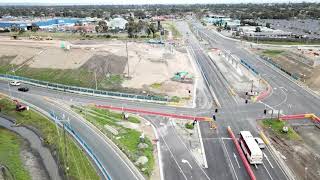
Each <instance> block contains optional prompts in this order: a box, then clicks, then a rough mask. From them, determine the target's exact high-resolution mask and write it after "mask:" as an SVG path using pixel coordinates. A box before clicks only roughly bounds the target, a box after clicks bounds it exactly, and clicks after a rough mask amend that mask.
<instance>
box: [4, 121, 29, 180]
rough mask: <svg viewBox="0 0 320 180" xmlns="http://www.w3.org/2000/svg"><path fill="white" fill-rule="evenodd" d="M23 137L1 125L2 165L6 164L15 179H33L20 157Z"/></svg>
mask: <svg viewBox="0 0 320 180" xmlns="http://www.w3.org/2000/svg"><path fill="white" fill-rule="evenodd" d="M22 143H23V140H22V138H21V137H20V136H19V135H17V134H15V133H13V132H11V131H9V130H6V129H5V128H2V127H0V165H2V166H6V167H7V168H8V169H9V171H10V173H11V174H12V176H13V178H14V179H23V180H29V179H31V177H30V175H29V173H28V171H27V170H26V169H25V168H24V165H23V163H22V160H21V158H20V151H21V146H22Z"/></svg>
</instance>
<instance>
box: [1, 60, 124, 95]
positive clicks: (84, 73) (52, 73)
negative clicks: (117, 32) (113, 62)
mask: <svg viewBox="0 0 320 180" xmlns="http://www.w3.org/2000/svg"><path fill="white" fill-rule="evenodd" d="M14 58H15V56H0V73H1V74H6V73H9V74H11V75H17V76H23V77H27V78H32V79H37V80H42V81H48V82H51V83H59V84H65V85H71V86H79V87H86V88H95V75H94V72H89V71H88V70H87V69H85V68H84V67H80V68H78V69H50V68H30V67H28V66H23V67H22V68H20V69H19V70H17V71H16V72H15V73H13V72H12V71H11V70H12V68H16V67H17V65H12V64H10V62H11V61H12V60H13V59H14ZM123 80H124V79H123V78H122V77H121V76H120V75H111V76H109V77H106V76H104V75H98V76H97V85H98V88H99V89H103V90H108V89H118V88H120V87H121V84H122V82H123Z"/></svg>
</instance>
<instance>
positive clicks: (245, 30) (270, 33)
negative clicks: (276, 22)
mask: <svg viewBox="0 0 320 180" xmlns="http://www.w3.org/2000/svg"><path fill="white" fill-rule="evenodd" d="M257 27H259V29H260V31H259V32H256V30H257ZM239 32H240V35H242V36H243V37H245V38H250V37H252V38H277V39H279V38H291V37H292V33H291V32H286V31H282V30H280V29H271V28H267V27H264V26H241V27H239Z"/></svg>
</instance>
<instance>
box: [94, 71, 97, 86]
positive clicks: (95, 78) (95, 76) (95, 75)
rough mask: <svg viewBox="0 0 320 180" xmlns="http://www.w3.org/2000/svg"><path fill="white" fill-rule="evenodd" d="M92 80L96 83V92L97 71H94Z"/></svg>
mask: <svg viewBox="0 0 320 180" xmlns="http://www.w3.org/2000/svg"><path fill="white" fill-rule="evenodd" d="M94 80H95V82H96V90H98V82H97V71H94Z"/></svg>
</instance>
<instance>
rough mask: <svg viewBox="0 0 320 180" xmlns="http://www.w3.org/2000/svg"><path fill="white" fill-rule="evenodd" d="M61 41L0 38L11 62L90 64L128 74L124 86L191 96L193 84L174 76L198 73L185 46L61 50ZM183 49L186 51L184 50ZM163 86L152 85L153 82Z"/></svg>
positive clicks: (107, 44) (94, 45)
mask: <svg viewBox="0 0 320 180" xmlns="http://www.w3.org/2000/svg"><path fill="white" fill-rule="evenodd" d="M61 43H62V42H61V41H57V40H44V41H36V40H28V39H21V40H11V39H10V38H8V37H0V57H1V56H15V58H14V59H13V60H12V61H11V63H13V64H17V65H28V66H29V67H31V68H51V69H78V68H80V67H88V68H89V70H91V71H92V72H94V71H95V72H97V73H98V74H102V75H106V76H107V75H109V74H118V75H122V76H124V77H127V76H128V66H129V79H126V80H125V81H124V82H123V84H122V86H123V87H124V88H131V89H144V90H147V91H152V92H156V93H161V94H167V95H169V96H179V97H188V96H189V93H188V90H190V89H193V85H192V84H183V83H179V82H173V81H171V80H170V79H171V78H172V77H173V76H174V74H175V73H176V72H179V71H187V72H189V73H190V74H193V75H194V70H193V68H192V66H191V63H190V60H189V58H188V56H187V53H186V51H185V50H183V48H180V49H177V50H175V48H173V50H172V51H171V50H170V48H169V47H166V46H164V45H151V44H147V43H144V42H128V43H127V45H128V59H129V61H127V54H126V44H125V42H123V41H118V40H110V41H94V42H91V41H90V42H82V41H72V42H65V43H66V44H70V47H71V49H70V50H65V49H61V48H60V46H61ZM181 49H182V50H181ZM155 83H156V84H159V86H157V87H155V86H151V85H153V84H155Z"/></svg>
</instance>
